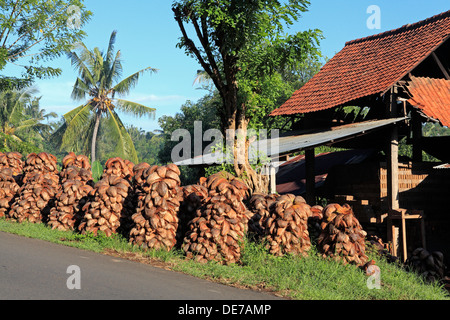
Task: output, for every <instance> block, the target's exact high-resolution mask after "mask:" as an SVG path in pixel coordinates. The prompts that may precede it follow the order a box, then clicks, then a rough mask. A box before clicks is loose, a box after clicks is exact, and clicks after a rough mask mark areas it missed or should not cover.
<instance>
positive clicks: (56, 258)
mask: <svg viewBox="0 0 450 320" xmlns="http://www.w3.org/2000/svg"><path fill="white" fill-rule="evenodd" d="M70 266H75V267H74V268H73V267H72V269H71V268H69V267H70ZM78 287H79V288H78ZM18 299H20V300H80V299H83V300H272V299H279V298H278V297H276V296H274V295H271V294H267V293H262V292H257V291H252V290H245V289H238V288H233V287H228V286H225V285H220V284H216V283H213V282H209V281H206V280H201V279H197V278H195V277H191V276H188V275H185V274H181V273H177V272H172V271H167V270H164V269H161V268H157V267H153V266H150V265H146V264H141V263H138V262H132V261H128V260H124V259H119V258H114V257H110V256H106V255H102V254H97V253H93V252H88V251H84V250H80V249H75V248H70V247H66V246H62V245H56V244H53V243H49V242H45V241H41V240H35V239H28V238H24V237H19V236H16V235H11V234H6V233H2V232H0V300H18Z"/></svg>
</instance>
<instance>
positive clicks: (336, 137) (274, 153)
mask: <svg viewBox="0 0 450 320" xmlns="http://www.w3.org/2000/svg"><path fill="white" fill-rule="evenodd" d="M406 119H407V118H406V117H401V118H394V119H383V120H371V121H365V122H359V123H354V124H349V125H344V126H339V127H333V128H328V129H322V130H316V131H313V132H311V131H308V132H291V133H288V134H285V135H283V136H280V137H279V138H277V139H269V140H260V141H255V142H253V143H252V144H250V149H253V150H259V151H266V152H265V153H266V155H267V156H268V157H270V158H272V159H273V158H276V157H278V156H280V155H283V154H288V153H292V152H295V151H300V150H305V149H309V148H314V147H318V146H321V145H324V144H328V143H330V142H333V143H334V142H338V141H341V140H343V139H348V138H351V137H354V136H357V135H361V134H365V133H368V132H371V131H373V130H377V129H380V128H382V127H385V126H389V125H393V124H395V123H398V122H401V121H404V120H406ZM249 154H250V156H249V160H254V159H255V158H254V157H255V153H253V152H251V151H250V152H249ZM223 157H224V155H223V153H222V152H216V153H214V154H206V155H203V156H199V157H196V158H193V159H187V160H183V161H178V162H175V164H176V165H179V166H186V165H204V164H209V165H210V164H214V163H220V162H221V160H222V159H223Z"/></svg>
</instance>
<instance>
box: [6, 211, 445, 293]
mask: <svg viewBox="0 0 450 320" xmlns="http://www.w3.org/2000/svg"><path fill="white" fill-rule="evenodd" d="M0 231H3V232H7V233H12V234H17V235H20V236H25V237H30V238H36V239H41V240H45V241H50V242H53V243H58V244H62V245H67V246H72V247H77V248H80V249H84V250H89V251H94V252H99V253H104V254H110V255H115V256H119V257H123V258H126V259H131V260H135V261H139V262H143V263H149V264H152V265H156V266H160V267H164V268H166V269H170V270H173V271H178V272H183V273H186V274H190V275H193V276H196V277H199V278H204V279H209V280H212V281H215V282H220V283H223V284H227V285H233V286H237V287H246V288H251V289H257V290H266V291H270V292H273V293H275V294H277V295H279V296H283V297H286V298H290V299H302V300H450V296H449V295H448V293H447V291H445V290H444V289H443V288H442V287H441V286H440V285H439V284H437V283H433V284H426V283H425V282H424V281H423V280H422V279H421V278H420V277H419V276H418V275H416V274H414V273H411V272H406V271H405V270H403V269H402V268H401V266H399V265H394V264H391V263H388V262H387V261H385V260H384V259H383V258H382V257H379V256H377V255H376V254H375V253H371V252H369V256H370V257H371V258H373V259H374V260H375V261H377V265H378V266H379V267H380V269H381V274H380V278H381V288H380V289H369V288H368V286H367V280H368V277H367V276H366V275H365V274H364V272H363V271H361V270H360V269H358V268H356V267H354V266H348V265H347V266H344V265H343V264H341V263H338V262H335V261H329V260H326V259H323V258H322V257H320V256H319V255H318V253H317V251H316V250H315V248H314V247H313V248H312V250H311V252H310V254H309V256H308V257H306V258H301V257H294V256H287V257H275V256H272V255H270V254H268V253H267V252H266V251H265V250H264V248H263V246H262V245H260V244H256V243H253V242H248V243H246V244H245V249H244V251H243V253H242V264H240V265H230V266H224V265H220V264H218V263H214V262H210V263H207V264H200V263H197V262H195V261H192V260H186V259H184V257H183V254H182V253H181V252H180V251H177V250H173V251H171V252H165V251H154V250H147V251H145V250H142V249H139V248H136V247H133V246H131V245H130V244H129V243H128V242H127V241H126V239H124V238H123V237H121V236H119V235H114V236H112V237H110V238H108V237H105V236H102V235H99V236H97V237H93V236H91V235H80V234H78V233H74V232H65V231H57V230H51V229H50V228H49V227H47V226H45V225H43V224H31V223H21V224H19V223H15V222H11V221H7V220H5V219H0Z"/></svg>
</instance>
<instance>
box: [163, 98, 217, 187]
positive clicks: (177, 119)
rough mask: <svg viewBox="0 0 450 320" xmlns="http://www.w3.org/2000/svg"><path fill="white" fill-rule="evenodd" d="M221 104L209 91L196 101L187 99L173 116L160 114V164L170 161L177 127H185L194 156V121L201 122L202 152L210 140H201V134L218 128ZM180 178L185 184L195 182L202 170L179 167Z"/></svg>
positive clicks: (175, 142) (202, 172) (176, 142)
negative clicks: (173, 137) (218, 113)
mask: <svg viewBox="0 0 450 320" xmlns="http://www.w3.org/2000/svg"><path fill="white" fill-rule="evenodd" d="M220 106H221V100H220V97H219V95H218V93H217V92H209V93H208V94H206V95H205V96H204V97H203V98H201V99H200V100H199V101H197V102H196V103H194V102H192V101H187V102H186V103H185V104H184V105H182V106H181V108H180V112H178V113H177V114H175V116H173V117H171V116H162V117H161V118H159V120H158V123H159V125H160V127H161V129H162V131H163V133H162V134H161V139H162V140H163V143H162V146H161V149H160V151H159V153H158V159H159V162H160V163H161V164H167V163H170V162H172V159H171V155H172V149H173V148H174V146H176V145H177V144H178V143H180V141H172V133H173V132H174V131H175V130H177V129H186V130H187V131H188V132H189V133H190V136H191V137H192V139H191V156H192V157H193V156H195V153H194V151H195V148H194V137H195V135H194V123H195V122H196V121H199V122H201V126H202V137H200V140H201V141H202V143H203V145H202V148H201V150H202V152H203V151H204V150H205V148H206V147H207V146H208V145H209V144H210V143H211V141H203V134H204V133H205V132H206V131H207V130H209V129H219V128H220V119H219V118H218V117H217V112H218V109H219V108H220ZM197 138H198V137H197ZM180 171H181V179H182V181H183V182H184V183H185V184H191V183H197V181H198V178H199V177H200V176H202V175H203V174H204V170H203V169H202V168H200V167H193V168H189V167H186V166H182V167H180Z"/></svg>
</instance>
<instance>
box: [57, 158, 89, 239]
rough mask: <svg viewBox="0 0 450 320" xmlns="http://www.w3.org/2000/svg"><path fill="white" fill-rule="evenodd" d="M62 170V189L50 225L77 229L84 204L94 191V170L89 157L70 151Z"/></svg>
mask: <svg viewBox="0 0 450 320" xmlns="http://www.w3.org/2000/svg"><path fill="white" fill-rule="evenodd" d="M62 164H63V168H62V170H61V172H60V181H61V189H60V190H59V192H58V193H57V195H56V199H55V206H54V207H53V208H52V209H51V210H50V215H49V217H48V225H49V226H51V227H52V229H58V230H76V228H77V227H78V223H79V222H80V220H81V219H82V217H83V215H84V212H83V211H82V208H83V206H84V205H85V204H86V202H87V201H88V195H89V193H90V192H91V191H92V185H93V181H92V172H91V166H90V163H89V159H88V158H87V157H86V156H84V155H78V156H77V155H75V153H73V152H70V153H69V154H68V155H67V156H66V157H64V159H63V161H62Z"/></svg>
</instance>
